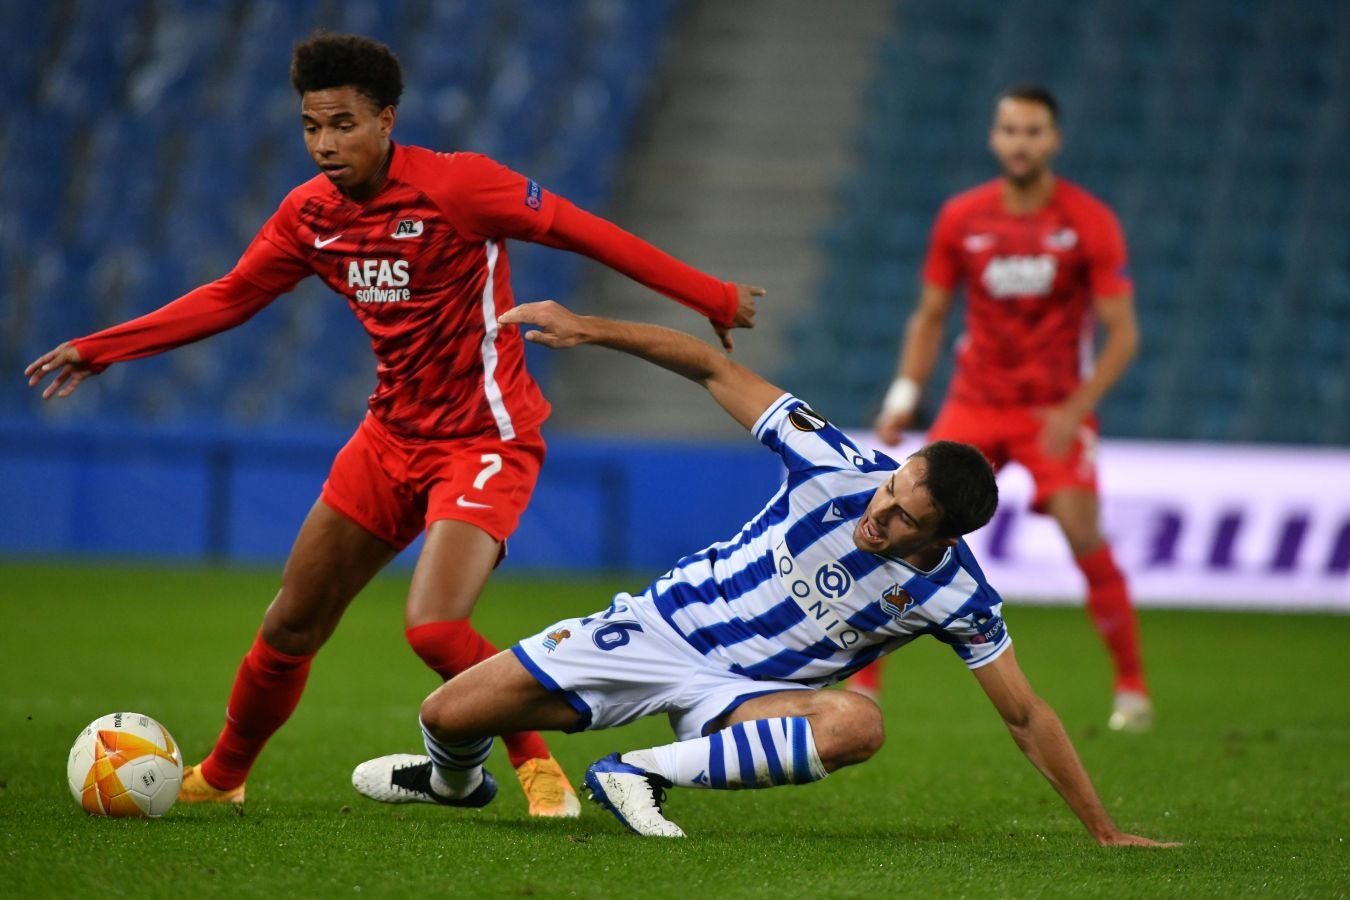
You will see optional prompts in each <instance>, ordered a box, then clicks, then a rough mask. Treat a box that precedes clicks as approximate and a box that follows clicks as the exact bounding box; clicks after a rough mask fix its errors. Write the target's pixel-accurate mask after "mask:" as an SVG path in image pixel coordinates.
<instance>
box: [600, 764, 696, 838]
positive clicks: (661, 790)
mask: <svg viewBox="0 0 1350 900" xmlns="http://www.w3.org/2000/svg"><path fill="white" fill-rule="evenodd" d="M586 787H588V788H590V790H591V799H592V800H594V801H595V802H596V803H599V804H600V805H601V806H603V807H604V808H605V809H607V810H609V811H610V812H612V813H613V814H614V818H616V819H618V820H619V821H620V822H622V823H623V824H624V827H626V828H627V829H628V830H629V831H631V832H633V833H634V834H640V835H642V836H643V837H684V831H683V830H681V829H680V826H678V825H676V824H675V823H674V822H672V821H670V820H669V819H667V818H666V817H665V816H663V815H662V814H661V803H662V801H664V800H665V798H666V791H665V789H666V788H668V787H670V782H669V781H667V780H666V779H664V778H662V777H661V776H660V775H656V774H654V773H652V772H648V771H647V770H646V769H640V768H638V767H637V766H633V765H629V764H628V763H626V762H624V761H623V760H621V759H619V754H617V753H611V754H610V755H609V756H606V757H605V758H604V759H602V760H599V761H597V762H595V763H594V764H593V765H592V766H591V767H590V768H589V769H587V770H586Z"/></svg>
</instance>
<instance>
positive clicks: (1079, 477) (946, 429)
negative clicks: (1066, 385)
mask: <svg viewBox="0 0 1350 900" xmlns="http://www.w3.org/2000/svg"><path fill="white" fill-rule="evenodd" d="M1041 422H1042V419H1041V417H1040V416H1039V415H1038V414H1037V408H1036V407H1030V406H974V405H966V404H962V403H950V402H949V403H946V404H944V405H943V407H942V410H941V412H939V413H938V417H937V421H935V422H934V423H933V427H932V428H931V429H929V431H928V439H929V440H930V441H940V440H946V441H960V442H961V443H963V444H974V445H975V446H976V447H978V448H979V449H980V452H981V453H983V454H984V455H985V456H987V457H988V458H989V462H991V463H993V465H994V469H995V470H998V469H1001V468H1003V467H1004V466H1005V465H1007V464H1008V462H1010V461H1011V462H1017V463H1021V464H1022V465H1023V466H1025V467H1026V469H1027V471H1028V472H1030V473H1031V478H1032V480H1033V481H1034V482H1035V483H1036V493H1035V496H1033V497H1032V500H1031V508H1032V509H1034V510H1035V511H1036V512H1045V502H1046V500H1048V499H1049V498H1050V495H1051V494H1053V493H1055V492H1056V491H1061V490H1064V489H1065V488H1081V489H1083V490H1087V491H1091V492H1092V493H1094V494H1095V493H1097V417H1096V416H1095V415H1093V416H1088V417H1087V418H1086V419H1085V420H1083V424H1082V425H1081V426H1080V427H1079V429H1078V434H1077V435H1075V437H1074V440H1073V443H1072V444H1070V445H1069V452H1067V453H1065V454H1064V455H1063V456H1061V457H1053V456H1050V455H1048V454H1047V453H1046V452H1045V451H1044V450H1043V449H1041V443H1040V433H1041Z"/></svg>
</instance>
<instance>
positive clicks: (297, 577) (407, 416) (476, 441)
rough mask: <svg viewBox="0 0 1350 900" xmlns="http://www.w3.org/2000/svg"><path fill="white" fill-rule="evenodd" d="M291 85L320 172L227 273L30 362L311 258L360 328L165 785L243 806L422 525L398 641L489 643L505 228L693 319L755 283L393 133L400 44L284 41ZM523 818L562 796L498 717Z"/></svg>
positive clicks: (77, 372) (504, 406)
mask: <svg viewBox="0 0 1350 900" xmlns="http://www.w3.org/2000/svg"><path fill="white" fill-rule="evenodd" d="M291 82H292V84H293V85H294V87H295V89H296V91H297V92H298V93H299V95H300V119H301V124H302V126H303V129H304V138H305V146H306V148H307V149H308V151H309V154H310V156H311V157H312V158H313V159H314V162H315V163H316V164H317V165H318V167H319V169H320V174H319V175H317V176H315V177H314V178H313V179H311V180H310V181H307V182H305V183H304V184H302V185H300V186H299V187H297V188H296V189H295V190H293V191H291V193H290V194H289V195H288V196H287V197H286V198H285V200H283V201H282V203H281V206H280V207H279V208H278V210H277V211H276V213H275V214H274V215H273V216H272V217H271V218H270V219H269V220H268V221H267V222H266V223H265V224H264V225H263V227H262V229H261V230H260V231H259V232H258V234H257V236H256V237H255V238H254V239H253V242H252V243H251V244H250V245H249V247H248V249H247V250H246V251H245V252H244V255H243V257H242V258H241V259H240V260H239V262H238V264H237V265H236V266H235V268H234V269H233V271H231V272H230V273H228V274H227V275H225V276H224V277H223V278H221V279H219V280H217V281H214V282H211V283H210V284H207V285H203V286H202V287H199V288H197V289H196V290H193V291H191V292H190V293H188V294H186V295H184V296H183V297H180V298H179V299H177V300H175V301H173V302H172V303H169V304H168V305H166V306H164V307H161V308H160V309H158V310H156V311H154V312H151V313H149V314H147V315H145V316H142V317H140V318H138V319H134V320H132V321H129V322H125V323H123V324H121V325H116V326H114V327H112V328H108V329H106V330H104V331H100V332H98V333H96V334H91V335H88V336H86V337H83V338H78V339H76V340H74V341H70V342H67V343H64V344H61V345H60V346H58V347H56V348H55V349H53V350H51V351H49V352H48V353H45V354H43V355H42V356H41V357H39V358H38V359H37V360H35V361H34V362H33V363H32V364H31V365H29V366H28V368H27V370H26V374H27V375H28V378H29V384H30V386H36V385H38V384H40V383H41V382H42V380H43V379H44V378H45V377H46V376H48V375H53V376H54V377H53V379H52V381H51V383H50V384H49V385H48V386H47V388H46V389H45V390H44V391H43V397H44V398H50V397H52V396H54V395H55V396H61V397H64V396H68V395H69V394H70V393H71V392H72V391H74V390H75V388H76V387H77V386H78V385H79V384H80V382H81V381H83V380H84V379H85V378H87V377H88V376H89V375H92V374H97V373H98V372H101V371H102V370H103V369H104V368H106V367H107V366H108V365H109V364H111V363H115V362H123V361H126V360H131V359H137V358H139V357H143V356H148V355H151V354H154V353H160V352H163V351H165V350H169V349H171V348H174V347H178V346H181V345H183V344H186V343H189V342H192V341H196V340H200V339H201V338H204V337H207V336H209V335H212V334H216V333H218V332H220V331H224V330H225V329H228V328H233V327H235V326H237V325H240V324H242V323H243V322H245V321H246V320H247V319H249V318H250V317H251V316H252V315H253V314H254V313H256V312H258V311H259V310H261V309H262V308H263V307H264V306H266V305H267V304H269V303H271V302H272V301H273V300H274V299H275V298H277V297H278V296H280V295H282V294H285V293H287V292H288V291H290V290H292V289H293V288H294V287H295V286H296V284H297V283H298V282H300V281H301V280H302V279H304V278H306V277H308V276H310V275H318V276H319V277H320V278H321V279H322V280H323V281H324V283H325V284H327V285H328V286H329V287H330V288H332V289H333V290H334V291H336V292H337V293H338V294H340V295H342V296H343V297H344V298H345V299H346V301H347V304H348V305H349V306H350V307H351V309H352V312H353V313H354V314H355V315H356V317H357V319H358V320H360V322H361V324H362V325H363V326H364V327H365V329H366V331H367V333H368V334H369V335H370V341H371V347H372V349H373V350H374V352H375V356H376V360H377V363H378V366H377V376H378V378H377V385H376V388H375V392H374V393H373V394H372V395H371V397H370V403H369V412H368V413H367V415H366V417H365V419H364V421H362V423H361V425H360V426H359V427H358V428H357V430H356V433H355V434H354V435H353V436H352V438H351V440H350V441H349V442H348V443H347V445H346V446H345V447H343V449H342V450H341V451H340V452H339V453H338V455H337V458H336V459H335V460H334V462H333V466H332V469H331V471H330V473H329V476H328V479H327V481H326V482H325V483H324V486H323V490H322V493H321V494H320V497H319V499H318V501H317V502H316V503H315V504H314V507H313V508H312V509H311V510H310V512H309V514H308V516H307V517H306V519H305V521H304V523H303V524H302V525H301V527H300V533H299V535H298V536H297V537H296V541H295V544H294V546H293V547H292V549H291V553H290V557H289V558H288V560H287V561H286V565H285V568H284V570H283V572H282V576H281V587H280V590H279V591H278V593H277V595H276V598H275V599H274V600H273V601H272V604H271V605H270V606H269V607H268V609H267V612H266V614H265V615H264V617H263V621H262V627H261V629H260V630H259V632H258V635H257V638H256V639H255V641H254V643H253V646H252V647H251V648H250V650H249V651H248V653H247V655H246V656H245V657H244V660H243V663H242V664H241V666H240V668H239V671H238V674H237V675H236V678H235V682H234V687H233V689H232V691H231V693H230V699H229V705H228V707H227V710H226V717H225V727H224V730H223V731H222V732H221V734H220V736H219V738H217V740H216V743H215V746H214V748H213V749H212V750H211V752H210V754H209V755H208V756H207V757H206V758H205V759H204V760H203V761H202V762H201V763H200V764H198V765H195V766H190V767H188V769H187V770H186V771H185V773H184V780H183V789H182V793H181V794H180V799H181V800H184V801H188V802H203V801H204V802H218V803H233V804H236V805H238V804H242V803H243V802H244V781H245V779H246V777H247V776H248V773H249V770H250V768H251V767H252V765H253V763H254V761H255V760H256V759H257V757H258V755H259V753H261V751H262V748H263V745H264V744H265V743H266V741H267V740H268V738H269V737H271V735H272V734H273V733H274V732H275V731H276V730H277V729H278V728H280V727H281V725H282V724H283V723H284V722H285V721H286V720H287V719H288V718H289V717H290V715H291V713H292V711H293V710H294V709H295V706H296V704H297V703H298V702H299V700H300V694H301V692H302V691H303V690H304V686H305V681H306V679H307V677H308V674H309V668H310V663H311V660H312V659H313V657H314V655H315V654H316V653H317V652H318V650H319V648H320V647H321V646H323V644H324V642H325V641H326V640H327V639H328V637H329V635H331V634H332V632H333V630H334V629H335V628H336V627H337V624H338V621H339V620H340V619H341V617H342V614H343V612H344V611H345V610H346V607H347V604H348V603H350V602H351V601H352V599H353V598H354V597H355V596H356V595H357V594H358V593H359V592H360V591H361V589H362V588H363V587H365V585H366V584H367V582H369V581H370V579H371V578H372V577H374V575H375V574H376V573H377V572H379V571H380V569H382V568H383V567H384V566H385V565H386V564H387V563H388V562H389V561H390V560H392V559H393V558H394V556H395V555H396V554H397V553H398V552H399V551H400V550H402V549H403V548H405V547H407V546H408V545H409V544H410V543H411V542H412V541H413V540H414V539H415V538H416V537H417V536H418V535H419V534H420V533H421V532H422V531H423V530H425V531H426V543H425V546H424V548H423V550H422V553H421V556H420V558H419V559H418V562H417V567H416V569H415V570H414V572H413V576H412V584H411V587H410V589H409V592H408V598H407V605H406V607H405V612H404V626H405V629H406V635H407V639H408V642H409V644H410V645H411V646H412V648H413V650H414V651H416V653H417V654H418V656H420V657H421V658H422V660H423V661H424V662H425V663H426V664H427V665H428V666H429V667H430V668H432V669H433V670H435V671H436V672H437V673H438V674H439V675H440V676H441V677H442V678H445V679H449V678H452V677H454V676H455V675H456V674H458V673H459V672H462V671H464V670H465V669H467V668H469V667H470V666H472V665H474V664H475V663H477V662H479V661H481V660H484V659H487V658H488V657H490V656H492V655H493V654H495V653H496V649H495V648H494V647H493V646H492V645H491V644H490V643H488V641H487V640H486V639H484V638H483V637H482V636H481V635H479V634H478V632H477V631H475V630H474V629H473V627H471V625H470V624H469V616H470V614H471V612H472V611H473V608H474V604H475V602H476V601H477V599H478V595H479V593H480V592H481V591H482V589H483V586H484V584H485V583H486V581H487V578H488V576H489V575H490V574H491V572H492V570H493V568H494V567H495V566H496V565H497V563H498V562H499V561H500V559H501V557H502V556H503V554H504V552H505V541H506V539H507V537H508V536H509V535H510V534H511V532H512V531H513V530H514V529H515V527H516V525H517V522H518V521H519V518H520V514H521V512H522V511H523V510H524V508H525V506H526V504H527V503H528V501H529V498H530V494H531V493H532V491H533V490H534V485H535V480H536V478H537V476H538V473H539V469H540V466H541V464H542V463H543V460H544V450H545V448H544V442H543V439H542V438H541V436H540V432H539V428H540V425H541V423H542V422H543V421H544V419H545V418H546V417H547V416H548V413H549V405H548V402H547V401H546V400H545V399H544V397H543V395H542V394H541V393H540V391H539V388H538V386H537V385H536V384H535V382H534V380H533V379H532V378H531V377H530V375H529V374H528V372H526V370H525V364H524V363H525V361H524V353H523V345H522V341H521V338H520V335H519V333H518V330H517V329H505V330H499V328H498V326H497V317H498V316H500V315H501V314H502V313H504V312H505V311H506V310H508V309H510V308H511V307H512V306H513V305H514V299H513V297H512V293H511V286H510V268H509V266H508V263H507V254H506V247H505V244H504V243H503V242H504V241H505V240H507V239H517V240H526V241H533V242H536V243H540V244H545V245H547V246H550V247H556V248H561V249H565V250H570V251H573V252H577V253H582V254H585V255H586V256H589V257H591V258H593V259H596V260H598V261H600V262H602V263H604V264H605V265H607V266H610V267H611V268H614V269H616V270H617V271H619V272H622V273H624V274H625V275H627V276H629V277H631V278H633V279H635V280H637V281H638V282H640V283H642V284H644V285H646V286H647V287H649V288H652V289H653V290H656V291H659V292H661V293H663V294H665V295H666V296H669V297H672V298H674V299H675V300H678V301H679V302H681V303H684V304H685V305H687V306H689V307H691V308H693V309H694V310H696V311H698V312H700V313H702V314H703V315H705V316H707V317H708V318H709V319H710V320H711V321H712V323H713V325H714V327H715V328H716V329H717V331H718V333H719V335H721V337H722V340H723V344H724V345H725V346H726V347H727V348H728V349H730V346H731V341H730V338H729V336H728V331H729V329H731V328H736V327H749V326H751V325H752V324H753V321H754V315H755V303H754V297H755V296H758V295H761V294H762V293H763V291H761V290H759V289H758V288H749V287H746V286H742V285H736V284H732V283H730V282H723V281H719V280H717V279H715V278H712V277H710V276H707V275H704V274H703V273H701V272H699V271H697V270H695V269H692V268H690V267H689V266H687V265H685V264H683V263H681V262H680V261H678V260H676V259H673V258H672V257H670V256H667V255H666V254H664V253H662V252H661V251H659V250H657V249H656V248H654V247H652V246H650V245H649V244H647V243H645V242H643V241H641V240H639V239H638V238H636V237H634V236H633V235H631V234H628V233H627V232H625V231H623V230H621V229H619V228H618V227H616V226H614V225H612V224H610V223H609V222H606V221H604V220H603V219H599V218H597V217H595V216H592V215H590V214H589V213H586V212H584V211H582V210H581V209H578V208H577V207H575V206H573V205H572V204H571V203H569V202H568V201H567V200H565V199H563V198H562V197H558V196H556V195H554V194H552V193H550V192H549V191H546V190H544V189H542V188H541V187H540V186H539V185H538V184H537V183H536V182H534V181H532V180H530V179H528V178H526V177H524V176H522V175H518V174H516V173H515V172H512V171H511V170H509V169H507V168H505V167H504V166H501V165H499V164H498V163H496V162H494V161H492V160H491V159H488V158H487V157H484V156H480V155H477V154H472V153H438V152H433V151H431V150H426V149H423V148H420V147H412V146H402V145H399V144H396V143H394V142H393V141H392V140H391V138H390V134H391V132H392V130H393V128H394V122H395V119H396V117H397V109H398V102H399V99H400V97H401V95H402V92H403V75H402V70H401V68H400V65H399V62H398V59H397V57H395V56H394V54H393V53H392V52H391V51H390V50H389V48H388V47H386V46H384V45H383V44H380V43H377V42H375V41H372V40H370V39H367V38H364V37H360V36H355V35H334V34H327V33H320V34H316V35H315V36H313V37H311V38H310V39H308V40H306V41H304V42H302V43H300V44H298V45H296V47H295V51H294V55H293V58H292V61H291ZM504 738H505V743H506V747H507V752H508V755H509V757H510V760H511V764H512V765H513V766H515V767H516V771H517V775H518V776H519V779H520V782H521V786H522V788H523V789H524V791H525V794H526V797H527V799H528V800H529V804H530V813H531V814H532V815H541V816H575V815H578V814H579V811H580V804H579V803H578V801H577V798H576V794H575V792H574V791H573V789H572V788H571V786H570V785H569V784H568V782H567V779H566V777H565V776H564V775H563V772H562V770H561V768H560V767H559V766H558V763H557V762H556V761H555V760H554V759H553V757H552V756H551V755H550V753H549V750H548V747H547V746H546V745H545V743H544V741H543V739H542V738H541V737H540V736H539V735H538V734H537V733H534V732H522V733H519V734H512V735H505V736H504Z"/></svg>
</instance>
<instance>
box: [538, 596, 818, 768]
mask: <svg viewBox="0 0 1350 900" xmlns="http://www.w3.org/2000/svg"><path fill="white" fill-rule="evenodd" d="M628 599H629V598H628V597H627V596H626V595H622V594H621V595H620V596H618V597H616V598H615V599H614V603H613V604H612V605H611V606H610V608H609V610H608V611H606V612H603V613H596V614H594V615H591V616H586V617H584V618H580V619H564V620H563V621H561V622H559V623H557V624H556V625H552V626H550V627H548V628H545V629H544V630H543V631H541V632H539V633H538V634H536V635H535V636H534V637H530V638H526V639H525V640H523V641H521V642H520V643H518V644H516V645H515V646H514V647H512V648H511V652H512V653H514V654H515V656H516V658H517V659H519V660H520V662H521V664H522V665H524V666H525V668H526V669H528V670H529V671H530V674H531V675H533V676H534V677H535V678H537V679H538V680H539V683H540V684H542V685H543V686H544V687H546V688H548V689H549V690H551V691H558V692H561V693H562V694H563V695H564V696H565V697H566V698H567V701H568V702H569V703H571V704H572V707H573V708H574V709H575V710H576V711H577V712H578V713H580V714H581V721H580V723H579V724H578V726H577V728H576V729H575V730H576V731H586V730H591V731H599V730H602V729H605V728H614V727H616V726H618V725H627V724H628V723H629V722H635V721H637V720H638V719H641V718H643V717H644V716H650V715H654V714H656V713H665V714H666V715H667V716H668V717H669V719H670V727H671V729H672V730H673V731H674V732H675V735H676V737H677V738H678V739H679V740H682V741H685V740H689V739H691V738H697V737H702V736H703V734H704V731H705V729H706V728H707V727H708V725H709V724H710V723H712V722H713V721H715V720H716V719H718V718H720V717H721V716H723V715H725V714H726V713H728V712H730V711H731V710H733V709H735V708H736V707H738V706H740V705H741V704H742V703H744V702H745V701H746V700H749V699H750V698H751V697H758V696H760V695H762V694H776V693H779V692H780V691H809V690H814V688H810V687H807V686H806V685H803V684H798V683H797V682H795V681H757V680H755V679H752V678H746V677H744V676H742V675H737V674H736V673H734V672H730V671H727V670H726V669H722V668H718V667H716V666H714V665H711V664H710V663H709V662H708V661H707V660H706V659H705V658H704V657H703V656H702V655H701V654H700V653H699V652H698V651H697V650H695V649H694V648H693V647H691V646H689V645H688V644H686V643H685V642H684V641H683V640H681V639H680V638H679V637H678V636H677V635H674V634H671V633H669V632H667V631H666V629H664V628H662V627H660V626H657V625H652V624H644V623H643V622H641V621H639V620H638V617H637V616H636V615H634V614H633V612H632V610H630V609H629V606H628V603H627V601H628Z"/></svg>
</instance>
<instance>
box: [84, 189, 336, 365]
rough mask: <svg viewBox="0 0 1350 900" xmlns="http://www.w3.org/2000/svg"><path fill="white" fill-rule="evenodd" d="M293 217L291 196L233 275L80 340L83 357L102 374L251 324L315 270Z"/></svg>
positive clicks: (260, 234)
mask: <svg viewBox="0 0 1350 900" xmlns="http://www.w3.org/2000/svg"><path fill="white" fill-rule="evenodd" d="M293 217H294V208H293V206H292V204H291V202H290V198H289V197H288V198H287V199H286V200H284V201H283V202H282V204H281V207H280V208H279V209H278V210H277V211H276V212H275V213H274V214H273V215H272V216H271V218H269V219H268V220H267V221H266V222H265V223H263V227H262V228H261V229H260V230H259V231H258V233H257V235H255V236H254V238H253V242H252V243H250V244H249V245H248V249H246V250H245V251H244V255H243V256H242V257H240V258H239V262H238V263H236V264H235V267H234V269H233V270H231V271H230V273H229V274H228V275H226V276H225V277H223V278H219V279H217V280H215V281H213V282H211V283H210V284H204V285H202V286H201V287H199V288H197V289H195V290H192V291H189V292H188V293H186V294H184V295H183V296H181V297H179V298H178V299H177V300H174V301H173V302H171V303H167V304H165V305H164V306H161V307H160V308H159V309H157V310H155V311H154V312H150V313H146V314H145V315H143V316H141V317H139V318H136V319H132V320H131V321H129V322H123V323H122V324H120V325H114V326H112V327H111V328H105V329H104V330H102V331H98V332H95V333H94V334H90V335H86V336H85V337H82V338H76V339H75V340H74V341H73V343H74V344H75V348H76V349H77V350H79V351H80V358H81V359H82V360H84V361H85V362H87V363H88V364H89V365H90V367H91V368H93V369H94V371H96V372H101V371H103V369H105V368H107V367H108V366H109V365H110V364H111V363H116V362H126V361H127V360H131V359H140V358H141V357H143V356H152V355H154V354H156V353H163V352H164V351H166V350H172V349H173V348H174V347H181V346H183V345H184V344H190V343H192V342H193V341H199V340H201V339H202V338H205V337H210V336H211V335H213V334H218V333H219V332H222V331H225V330H227V329H230V328H234V327H235V326H236V325H242V324H243V323H244V322H247V321H248V320H249V319H250V318H252V317H253V315H254V314H255V313H257V312H258V310H260V309H262V308H263V307H264V306H266V305H267V304H269V303H271V302H272V301H273V300H275V299H276V298H277V297H279V296H280V295H282V294H284V293H287V292H288V291H290V290H292V289H293V288H294V287H295V286H296V284H298V283H299V282H300V280H301V279H303V278H304V277H305V276H307V275H309V274H310V268H309V264H308V263H307V262H306V261H305V260H304V257H303V256H302V255H301V254H300V252H299V249H298V247H297V246H296V244H295V233H296V229H295V228H294V227H293V226H291V227H288V223H290V222H291V220H292V219H293Z"/></svg>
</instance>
